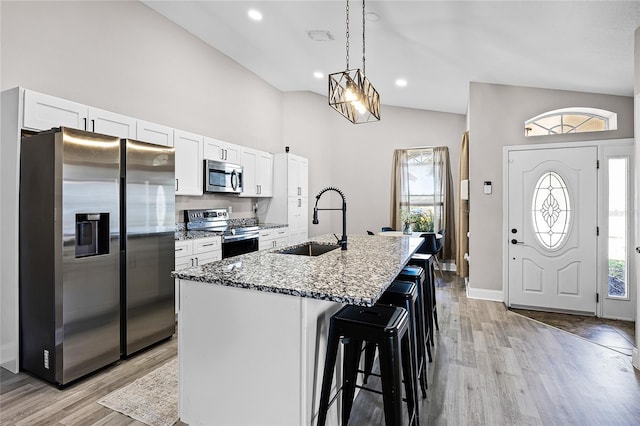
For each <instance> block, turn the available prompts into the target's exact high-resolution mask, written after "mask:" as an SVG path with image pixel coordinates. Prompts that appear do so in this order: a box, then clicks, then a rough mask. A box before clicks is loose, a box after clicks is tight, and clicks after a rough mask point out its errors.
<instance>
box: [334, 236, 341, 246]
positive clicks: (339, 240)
mask: <svg viewBox="0 0 640 426" xmlns="http://www.w3.org/2000/svg"><path fill="white" fill-rule="evenodd" d="M333 236H334V237H336V240H338V244H340V243H341V242H342V240H341V239H340V238H338V236H337V235H336V234H333Z"/></svg>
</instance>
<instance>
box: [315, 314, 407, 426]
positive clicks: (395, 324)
mask: <svg viewBox="0 0 640 426" xmlns="http://www.w3.org/2000/svg"><path fill="white" fill-rule="evenodd" d="M408 329H409V321H408V314H407V311H406V310H405V309H404V308H397V307H393V306H381V305H376V306H372V307H370V308H367V307H362V306H354V305H347V306H345V307H344V308H342V309H340V310H339V311H338V312H336V313H335V314H334V315H333V316H332V317H331V322H330V326H329V337H328V339H327V355H326V359H325V362H324V373H323V377H322V391H321V393H320V406H319V412H318V426H324V425H325V422H326V420H327V411H328V409H329V392H330V390H331V384H332V383H331V382H332V381H333V370H334V367H335V363H336V356H337V353H338V345H339V344H340V340H341V339H342V342H343V343H344V361H343V367H342V368H343V379H342V424H343V425H347V424H348V423H349V417H350V415H351V406H352V405H353V397H354V394H355V389H356V387H360V388H361V389H364V390H370V391H374V392H377V391H375V390H372V389H368V388H365V387H362V386H357V385H356V377H357V373H358V365H359V363H360V354H361V351H362V343H363V342H366V343H374V344H377V345H378V349H379V352H380V373H381V374H380V378H381V381H382V398H383V402H384V418H385V424H386V425H387V426H395V425H398V426H399V425H401V424H402V389H401V383H402V380H401V378H400V364H401V363H402V376H403V379H404V387H405V396H406V400H407V410H408V413H409V424H418V423H417V420H418V418H417V411H416V401H415V400H414V388H415V375H414V374H413V371H412V362H411V350H410V342H409V341H410V339H409V333H408ZM377 393H380V392H377Z"/></svg>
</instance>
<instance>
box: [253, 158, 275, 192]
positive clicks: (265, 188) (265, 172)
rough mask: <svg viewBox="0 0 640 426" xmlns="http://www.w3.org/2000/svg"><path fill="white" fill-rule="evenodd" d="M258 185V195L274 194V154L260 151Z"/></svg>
mask: <svg viewBox="0 0 640 426" xmlns="http://www.w3.org/2000/svg"><path fill="white" fill-rule="evenodd" d="M257 166H258V171H257V173H256V175H257V179H256V180H257V182H256V183H257V185H258V196H260V197H272V196H273V154H271V153H269V152H264V151H258V165H257Z"/></svg>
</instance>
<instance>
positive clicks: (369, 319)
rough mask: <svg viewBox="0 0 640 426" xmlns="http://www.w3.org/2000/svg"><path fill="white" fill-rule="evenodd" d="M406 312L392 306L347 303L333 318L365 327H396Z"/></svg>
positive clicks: (405, 315)
mask: <svg viewBox="0 0 640 426" xmlns="http://www.w3.org/2000/svg"><path fill="white" fill-rule="evenodd" d="M406 318H407V313H406V311H405V310H404V309H402V308H394V307H392V306H379V305H375V306H371V307H362V306H355V305H347V306H345V307H344V308H342V309H340V310H339V311H338V312H336V313H335V314H334V315H333V319H334V320H336V321H340V322H342V323H344V324H352V325H358V326H360V327H366V328H376V329H379V328H397V327H398V326H399V324H400V323H401V322H402V321H403V320H404V321H406Z"/></svg>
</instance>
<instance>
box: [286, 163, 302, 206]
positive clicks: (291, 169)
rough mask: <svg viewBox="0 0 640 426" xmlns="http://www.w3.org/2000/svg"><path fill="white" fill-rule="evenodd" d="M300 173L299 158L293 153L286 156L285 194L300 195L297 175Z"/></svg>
mask: <svg viewBox="0 0 640 426" xmlns="http://www.w3.org/2000/svg"><path fill="white" fill-rule="evenodd" d="M299 175H300V160H299V158H298V157H296V156H294V155H289V156H288V157H287V188H288V189H287V195H288V196H289V197H299V196H300V195H302V193H301V190H300V185H299V182H298V176H299Z"/></svg>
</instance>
